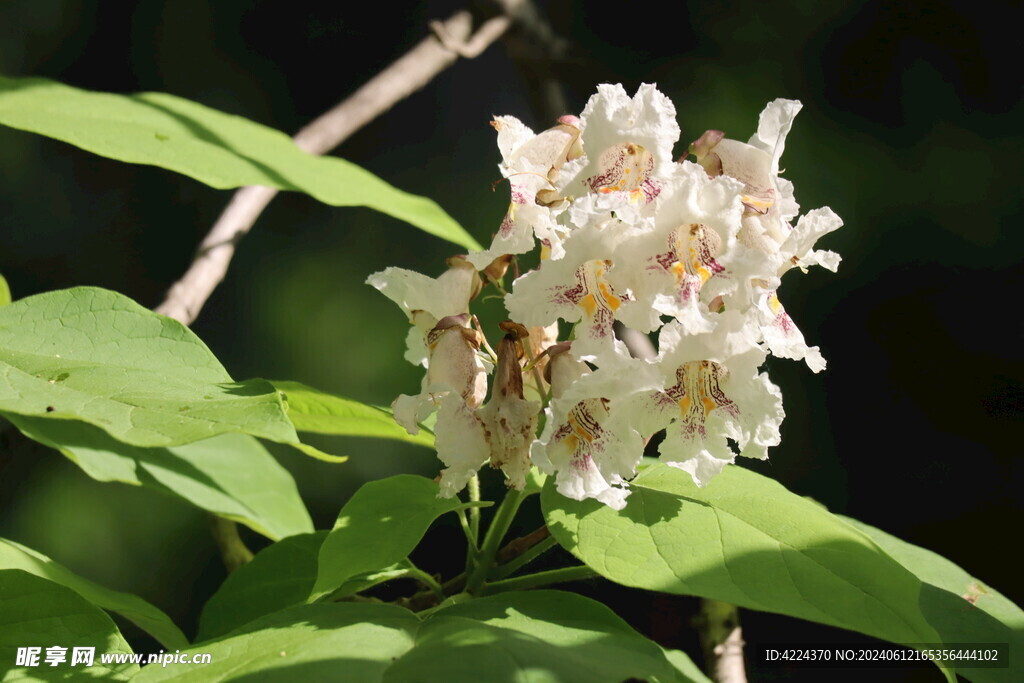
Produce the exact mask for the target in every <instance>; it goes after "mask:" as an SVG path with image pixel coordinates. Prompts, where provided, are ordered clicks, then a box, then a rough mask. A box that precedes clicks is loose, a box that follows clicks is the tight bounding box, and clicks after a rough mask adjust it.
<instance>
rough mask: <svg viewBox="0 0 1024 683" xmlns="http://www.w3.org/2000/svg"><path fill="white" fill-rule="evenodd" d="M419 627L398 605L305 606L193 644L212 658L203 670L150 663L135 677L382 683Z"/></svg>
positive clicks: (139, 678) (189, 679) (142, 678)
mask: <svg viewBox="0 0 1024 683" xmlns="http://www.w3.org/2000/svg"><path fill="white" fill-rule="evenodd" d="M419 623H420V622H419V619H417V618H416V615H414V614H413V613H412V612H409V611H408V610H405V609H402V608H401V607H395V606H393V605H382V604H353V603H323V604H316V605H302V606H299V607H293V608H290V609H287V610H284V611H281V612H276V613H274V614H272V615H269V616H267V617H265V618H262V619H258V620H256V621H254V622H251V623H249V624H247V625H246V626H244V627H243V628H241V629H239V630H238V631H235V632H234V633H233V634H231V635H229V636H226V637H224V638H221V639H219V640H214V641H210V642H206V643H203V644H202V645H196V646H195V650H196V651H197V652H204V653H209V654H210V655H211V663H210V664H205V665H203V666H202V669H201V671H197V670H196V667H195V666H194V665H193V666H188V665H175V664H170V665H169V666H167V667H166V668H163V667H157V666H147V667H145V668H143V669H142V671H141V672H140V673H139V675H138V676H136V677H135V678H134V679H133V680H137V681H171V680H179V681H195V680H206V681H221V680H228V679H232V680H235V679H237V680H245V679H247V678H248V679H251V680H260V681H265V682H268V683H269V682H270V681H281V682H282V683H292V682H293V681H333V680H347V681H359V682H360V683H361V682H363V681H366V682H367V683H369V682H370V681H380V680H382V678H383V676H384V674H385V672H386V671H387V669H388V667H390V666H391V663H392V662H393V661H394V660H395V659H397V658H398V657H401V656H402V655H404V654H405V653H406V652H408V651H409V650H410V649H411V648H412V647H413V645H414V643H415V634H416V630H417V629H418V627H419ZM200 676H201V678H200Z"/></svg>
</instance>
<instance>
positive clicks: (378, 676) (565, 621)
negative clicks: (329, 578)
mask: <svg viewBox="0 0 1024 683" xmlns="http://www.w3.org/2000/svg"><path fill="white" fill-rule="evenodd" d="M199 648H201V651H202V652H208V653H210V654H211V655H212V659H213V663H212V664H209V665H206V666H204V667H203V669H202V672H201V674H202V676H203V677H204V678H205V679H208V680H222V679H224V678H226V677H229V676H230V677H232V678H240V679H241V678H248V677H257V676H258V678H259V680H262V681H300V680H303V681H317V680H337V679H338V678H339V677H341V678H343V679H344V680H351V681H382V682H389V683H400V682H404V681H413V680H414V681H424V682H432V681H437V682H438V683H441V682H443V683H463V682H465V683H476V681H494V682H496V683H502V682H506V681H507V682H509V683H511V682H512V681H530V682H537V683H541V682H547V681H552V682H554V681H558V682H560V683H575V682H579V683H602V682H604V681H607V682H608V683H620V681H623V680H629V679H646V680H652V681H655V680H656V681H661V682H666V681H678V680H690V679H688V678H686V677H685V676H683V675H682V674H681V673H679V672H678V670H676V669H674V668H673V666H672V665H671V664H670V663H669V661H668V660H667V659H666V657H665V655H664V654H663V653H662V651H661V649H660V648H659V647H658V646H657V645H655V644H654V643H652V642H651V641H649V640H647V639H645V638H643V637H642V636H640V635H639V634H638V633H636V632H635V631H633V630H632V629H631V628H630V627H629V626H627V625H626V624H625V623H624V622H623V621H622V620H621V619H619V618H618V617H616V616H615V615H614V614H613V613H612V612H611V611H610V610H609V609H608V608H607V607H605V606H604V605H601V604H599V603H596V602H594V601H592V600H589V599H587V598H583V597H580V596H577V595H572V594H570V593H560V592H557V591H537V592H532V593H505V594H501V595H496V596H493V597H488V598H483V599H480V600H471V601H469V602H466V603H463V604H459V605H455V606H452V607H447V608H444V609H441V610H438V611H436V612H435V613H434V614H432V615H431V616H429V617H427V618H425V619H424V620H422V621H421V620H420V619H419V618H418V617H417V616H416V615H415V614H412V613H411V612H408V611H406V610H404V609H402V608H399V607H394V606H392V605H381V604H353V603H321V604H314V605H303V606H299V607H293V608H290V609H287V610H284V611H281V612H277V613H275V614H272V615H269V616H267V617H265V618H262V619H258V620H256V621H254V622H251V623H249V624H247V625H246V626H244V627H243V628H241V629H239V630H237V631H235V632H234V633H232V634H229V635H227V636H225V637H223V638H221V639H219V640H214V641H211V642H207V643H203V644H202V645H201V646H197V649H199ZM196 673H197V672H196V670H195V668H194V667H193V668H189V667H188V666H180V665H179V666H176V665H173V664H172V665H170V666H168V667H167V668H160V667H154V666H150V667H146V668H145V669H143V670H142V672H141V673H140V674H139V676H138V680H140V681H166V680H195V675H196ZM190 676H191V677H192V678H190ZM698 680H699V679H698Z"/></svg>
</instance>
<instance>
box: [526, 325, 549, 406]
mask: <svg viewBox="0 0 1024 683" xmlns="http://www.w3.org/2000/svg"><path fill="white" fill-rule="evenodd" d="M523 352H524V353H526V360H527V363H526V365H527V367H529V368H530V370H532V371H533V381H534V382H536V383H537V393H538V394H540V398H541V401H542V402H543V405H541V410H543V409H544V408H547V407H548V392H546V391H544V378H543V377H542V376H541V374H540V368H538V367H537V359H536V358H535V357H534V353H533V345H532V344H531V343H530V339H529V338H527V339H526V342H525V343H524V344H523Z"/></svg>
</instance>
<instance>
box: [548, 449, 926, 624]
mask: <svg viewBox="0 0 1024 683" xmlns="http://www.w3.org/2000/svg"><path fill="white" fill-rule="evenodd" d="M630 488H631V490H632V494H631V495H630V497H629V500H628V502H627V504H626V508H625V509H624V510H622V511H621V512H617V511H615V510H612V509H611V508H609V507H607V506H605V505H602V504H600V503H598V502H596V501H593V500H588V501H583V502H577V501H573V500H570V499H568V498H565V497H563V496H562V495H560V494H558V493H557V492H556V491H555V489H554V487H553V486H552V485H550V482H549V485H548V486H547V487H546V488H545V490H544V492H543V494H542V495H541V504H542V506H543V509H544V516H545V519H546V520H547V524H548V527H549V528H550V529H551V533H552V534H553V535H554V536H555V538H556V539H557V540H558V542H559V543H560V544H562V545H563V546H564V547H565V548H566V549H568V550H569V551H571V552H572V553H573V554H574V555H576V556H577V557H578V558H580V559H581V560H583V561H584V562H586V563H587V564H588V565H589V566H590V567H591V568H593V569H595V570H596V571H597V572H599V573H600V574H602V575H603V576H605V577H607V578H609V579H611V580H612V581H615V582H617V583H621V584H623V585H626V586H635V587H638V588H646V589H650V590H656V591H662V592H666V593H677V594H684V595H698V596H701V597H706V598H713V599H715V600H721V601H723V602H728V603H731V604H734V605H740V606H742V607H749V608H751V609H757V610H764V611H767V612H778V613H781V614H787V615H790V616H794V617H799V618H802V619H808V620H810V621H816V622H820V623H823V624H829V625H831V626H839V627H841V628H847V629H851V630H854V631H860V632H861V633H866V634H868V635H872V636H875V637H877V638H882V639H884V640H889V641H893V642H897V643H937V642H941V641H940V639H939V635H938V634H937V633H936V632H935V630H934V629H933V628H932V627H931V625H930V624H929V623H928V621H927V620H926V619H925V617H924V615H923V614H922V613H921V610H920V607H919V605H918V600H919V598H920V595H921V582H920V581H919V580H918V579H917V577H915V576H914V575H913V574H911V573H910V572H908V571H907V570H906V569H904V568H903V567H902V566H900V565H899V563H897V562H896V561H895V560H893V559H892V558H891V557H889V556H888V555H887V554H885V553H884V552H882V551H881V550H880V549H879V548H878V546H877V545H875V544H874V543H873V542H872V541H871V540H869V539H868V538H866V537H865V536H864V535H863V534H861V533H859V532H857V531H854V530H853V529H851V528H850V527H849V526H848V525H847V524H845V523H844V522H842V521H840V520H839V519H837V518H836V517H835V516H833V515H832V514H830V513H829V512H828V511H826V510H824V509H822V508H821V507H820V506H818V505H816V504H814V503H812V502H810V501H807V500H805V499H803V498H801V497H800V496H797V495H795V494H792V493H790V492H789V491H787V490H786V489H785V488H784V487H782V486H781V485H779V484H778V483H777V482H775V481H773V480H771V479H768V478H766V477H762V476H760V475H758V474H755V473H753V472H750V471H748V470H744V469H742V468H740V467H727V468H726V469H725V471H723V472H722V473H721V474H719V475H718V476H717V477H715V478H714V479H713V480H712V481H711V483H710V484H708V485H707V486H706V487H705V488H698V487H697V486H696V485H695V484H694V483H693V481H692V479H691V478H690V475H688V474H687V473H685V472H683V471H681V470H678V469H674V468H672V467H668V466H666V465H655V466H652V467H649V468H647V469H645V470H644V471H643V472H641V473H640V474H639V475H638V476H637V478H636V479H635V480H634V481H633V482H632V484H631V486H630Z"/></svg>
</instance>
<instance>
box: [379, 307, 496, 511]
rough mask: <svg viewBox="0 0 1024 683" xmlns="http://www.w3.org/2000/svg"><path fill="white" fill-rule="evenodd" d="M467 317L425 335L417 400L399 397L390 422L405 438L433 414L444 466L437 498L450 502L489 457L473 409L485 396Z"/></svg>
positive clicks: (476, 345)
mask: <svg viewBox="0 0 1024 683" xmlns="http://www.w3.org/2000/svg"><path fill="white" fill-rule="evenodd" d="M468 318H469V316H466V315H461V316H450V317H447V318H444V319H442V320H441V321H440V322H439V323H438V324H437V326H436V327H434V329H432V330H431V331H430V334H429V335H428V336H427V345H428V348H429V351H430V364H429V367H428V369H427V372H426V375H425V376H424V377H423V384H422V388H421V391H420V393H419V394H418V395H416V396H407V395H405V394H403V395H401V396H399V397H398V398H397V399H395V401H394V403H392V405H391V407H392V411H393V412H394V416H395V421H396V422H398V424H400V425H402V426H403V427H405V429H406V431H407V432H409V433H410V434H417V433H419V429H420V428H419V423H420V422H422V421H423V420H425V419H426V418H427V416H429V415H430V414H431V413H433V412H434V411H435V410H436V411H437V423H436V424H435V435H436V438H435V440H434V446H435V447H436V448H437V457H439V458H440V459H441V461H442V462H443V463H444V464H445V465H447V469H445V470H443V471H442V472H441V481H440V486H441V494H440V495H442V496H443V497H446V498H450V497H451V496H454V495H455V494H456V493H458V492H459V491H461V490H462V489H463V488H464V487H465V485H466V483H467V482H468V481H469V479H470V478H471V477H472V476H473V474H474V473H476V471H477V470H478V469H480V467H481V465H483V464H484V463H485V462H487V459H488V457H490V446H489V445H488V442H487V438H486V435H485V433H484V428H483V425H482V424H481V422H480V420H479V419H478V418H477V416H476V412H475V411H476V409H477V408H478V407H479V406H480V404H481V403H482V402H483V400H484V396H485V395H486V394H487V374H486V372H485V371H484V366H483V363H481V362H480V358H479V356H478V354H477V349H478V348H479V347H480V341H479V338H478V336H477V335H478V333H477V332H476V331H474V330H471V329H469V328H468V327H467V326H466V325H467V323H468Z"/></svg>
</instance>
